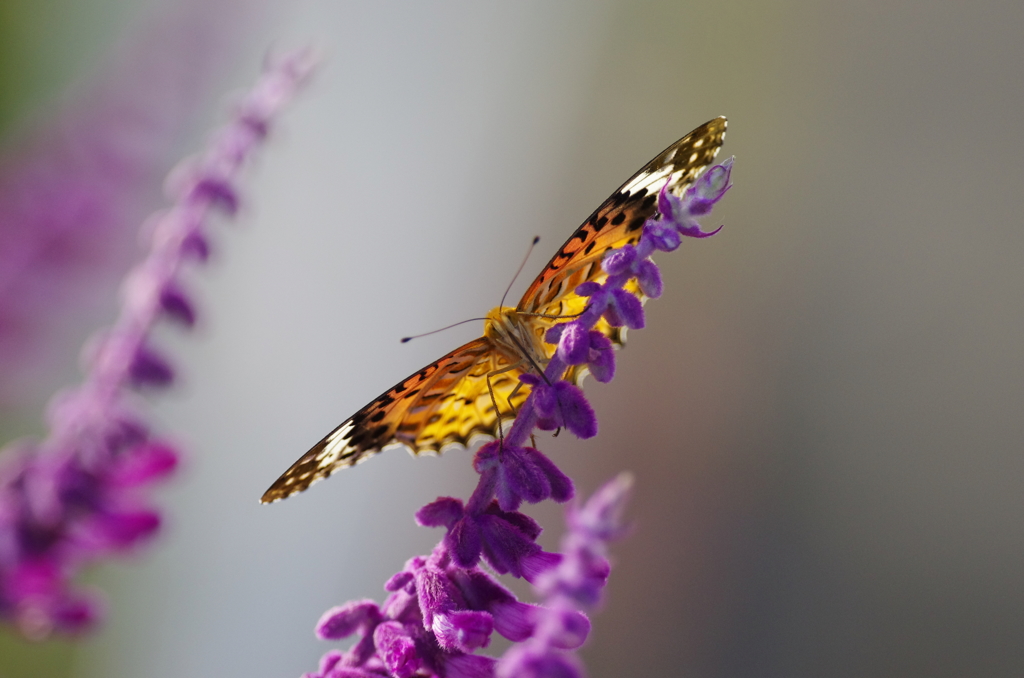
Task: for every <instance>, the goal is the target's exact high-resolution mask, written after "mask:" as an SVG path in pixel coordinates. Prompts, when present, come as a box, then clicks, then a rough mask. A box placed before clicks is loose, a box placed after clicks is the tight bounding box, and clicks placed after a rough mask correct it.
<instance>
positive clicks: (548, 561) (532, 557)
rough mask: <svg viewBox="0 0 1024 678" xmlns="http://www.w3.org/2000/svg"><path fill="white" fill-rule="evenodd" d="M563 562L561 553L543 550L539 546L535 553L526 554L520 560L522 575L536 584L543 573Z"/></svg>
mask: <svg viewBox="0 0 1024 678" xmlns="http://www.w3.org/2000/svg"><path fill="white" fill-rule="evenodd" d="M561 562H562V555H561V554H559V553H548V552H547V551H541V550H540V548H539V547H538V548H537V551H536V552H535V553H531V554H529V555H527V556H525V557H524V558H522V560H521V561H520V567H521V576H522V577H523V579H525V580H526V581H528V582H530V583H531V584H535V583H536V582H537V581H538V579H539V578H540V577H541V575H543V574H544V573H545V572H549V571H551V570H552V569H553V568H555V567H558V565H559V564H560V563H561Z"/></svg>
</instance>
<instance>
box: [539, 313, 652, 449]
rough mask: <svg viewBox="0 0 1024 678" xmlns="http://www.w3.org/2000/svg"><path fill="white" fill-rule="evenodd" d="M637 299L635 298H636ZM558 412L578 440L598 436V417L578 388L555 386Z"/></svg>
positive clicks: (561, 383) (559, 384)
mask: <svg viewBox="0 0 1024 678" xmlns="http://www.w3.org/2000/svg"><path fill="white" fill-rule="evenodd" d="M634 298H635V297H634ZM555 390H556V393H557V397H558V410H559V412H560V413H561V417H562V424H563V425H564V426H565V427H566V428H567V429H569V432H570V433H572V434H573V435H575V436H576V437H577V438H584V439H585V438H593V437H594V436H595V435H597V416H596V415H595V414H594V410H593V408H591V407H590V403H588V402H587V398H586V396H584V395H583V391H582V390H580V388H579V387H578V386H573V385H572V384H570V383H568V382H565V381H560V382H558V383H557V384H555Z"/></svg>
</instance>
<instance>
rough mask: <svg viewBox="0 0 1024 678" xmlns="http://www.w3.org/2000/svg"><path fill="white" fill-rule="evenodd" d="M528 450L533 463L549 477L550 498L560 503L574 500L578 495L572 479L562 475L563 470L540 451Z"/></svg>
mask: <svg viewBox="0 0 1024 678" xmlns="http://www.w3.org/2000/svg"><path fill="white" fill-rule="evenodd" d="M527 449H528V450H529V451H530V453H531V457H532V459H533V463H534V464H535V465H536V467H537V468H538V470H540V471H541V472H542V473H543V474H544V475H545V476H546V477H547V481H548V485H549V486H550V488H551V492H550V494H549V496H550V497H551V498H552V499H554V500H555V501H557V502H558V503H562V502H566V501H569V500H570V499H572V498H573V495H574V494H575V493H576V490H575V488H573V484H572V479H571V478H570V477H569V476H567V475H565V474H564V473H562V470H561V469H560V468H558V467H557V466H555V463H554V462H553V461H551V460H550V459H548V458H547V457H546V456H544V454H542V453H541V452H540V450H535V449H533V448H532V447H531V448H527Z"/></svg>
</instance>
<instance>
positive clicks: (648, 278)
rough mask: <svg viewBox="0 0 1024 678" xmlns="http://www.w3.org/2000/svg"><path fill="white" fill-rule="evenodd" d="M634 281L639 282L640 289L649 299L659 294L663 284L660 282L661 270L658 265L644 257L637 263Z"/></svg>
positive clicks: (655, 297)
mask: <svg viewBox="0 0 1024 678" xmlns="http://www.w3.org/2000/svg"><path fill="white" fill-rule="evenodd" d="M636 281H637V282H638V283H639V284H640V291H641V292H643V293H644V294H646V295H647V296H648V297H650V298H651V299H657V298H658V297H660V296H661V292H662V290H663V289H664V285H663V283H662V282H661V271H660V270H658V265H657V264H655V263H654V262H653V261H651V260H650V259H644V260H643V261H641V262H640V263H639V264H637V276H636Z"/></svg>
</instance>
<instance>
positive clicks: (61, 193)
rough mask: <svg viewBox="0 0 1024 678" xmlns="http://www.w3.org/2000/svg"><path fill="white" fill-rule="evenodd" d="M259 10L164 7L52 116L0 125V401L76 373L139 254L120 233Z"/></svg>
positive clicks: (240, 1) (16, 400)
mask: <svg viewBox="0 0 1024 678" xmlns="http://www.w3.org/2000/svg"><path fill="white" fill-rule="evenodd" d="M264 2H265V0H203V1H202V2H200V0H182V1H180V2H175V3H170V4H168V3H164V5H165V7H163V8H162V10H161V11H159V12H157V13H155V14H154V15H153V16H151V17H149V18H148V20H146V21H143V22H141V23H140V25H138V26H137V27H136V30H134V31H132V32H131V33H130V34H129V37H128V38H127V39H126V40H125V42H124V43H123V44H120V45H118V46H116V47H115V48H114V49H112V50H111V54H110V56H109V57H108V59H107V60H106V63H105V65H104V66H103V67H102V68H101V69H99V71H98V72H97V73H96V74H94V75H93V77H91V78H88V79H87V80H86V81H85V82H84V83H82V84H79V85H78V86H76V87H74V88H73V89H72V92H71V93H70V94H69V95H67V96H65V97H64V100H63V102H61V103H59V104H58V106H57V108H58V110H57V112H56V113H54V114H52V115H51V116H49V117H48V118H47V119H44V120H43V121H41V122H36V120H34V119H33V120H32V121H31V124H28V122H29V121H27V120H26V121H25V122H24V123H22V124H20V125H15V127H14V130H10V131H9V130H5V132H7V136H6V138H4V139H2V140H0V141H2V144H0V152H2V155H0V405H2V406H6V407H13V406H21V407H29V406H37V403H38V402H40V401H41V399H42V398H44V397H46V394H47V393H49V392H51V391H52V389H53V387H54V386H56V384H57V383H58V382H57V379H58V378H59V375H60V374H62V373H63V372H65V371H67V370H68V369H71V368H73V366H74V360H73V358H65V357H63V356H70V354H71V349H72V347H73V344H75V343H78V342H80V341H81V336H84V332H85V331H86V330H87V327H88V325H87V323H88V322H89V321H88V319H89V318H92V317H95V315H96V314H97V313H98V312H101V311H103V312H109V308H110V307H109V306H108V305H107V304H108V303H109V298H110V293H109V291H110V288H112V287H113V285H115V284H116V282H117V278H118V277H119V276H120V275H121V273H122V272H123V270H124V268H125V267H126V266H128V265H129V263H130V262H131V260H132V258H133V257H135V256H136V254H137V243H136V241H135V239H133V238H131V237H128V236H129V234H130V232H131V231H130V229H132V228H134V226H135V225H136V224H137V223H138V220H139V219H140V218H141V217H142V216H143V215H144V213H145V209H146V205H150V204H152V202H153V201H154V199H156V198H157V197H158V187H159V180H160V176H161V175H162V174H163V173H165V172H166V163H168V162H170V161H172V160H173V157H172V155H173V154H174V153H176V152H177V151H176V147H177V146H178V145H179V144H180V143H181V141H182V138H183V136H184V134H185V133H186V132H188V131H189V130H190V129H191V128H192V127H193V126H195V124H196V122H197V120H198V119H199V118H200V117H201V114H203V113H205V111H204V110H203V106H201V105H200V104H201V103H202V102H203V101H205V100H207V99H210V98H212V97H210V94H211V93H213V88H214V87H219V85H217V83H218V82H219V81H220V80H222V79H223V76H224V74H225V71H226V70H227V66H228V64H229V63H230V59H229V58H228V57H229V55H230V53H231V52H232V51H234V49H235V47H234V44H233V43H234V42H235V41H236V40H237V38H238V36H240V35H241V34H243V33H244V30H245V27H246V22H247V20H248V17H249V16H251V15H253V14H258V12H254V11H253V10H256V9H258V7H259V6H260V5H262V4H264ZM169 303H172V304H173V303H174V302H173V300H169ZM80 333H81V334H80Z"/></svg>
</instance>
